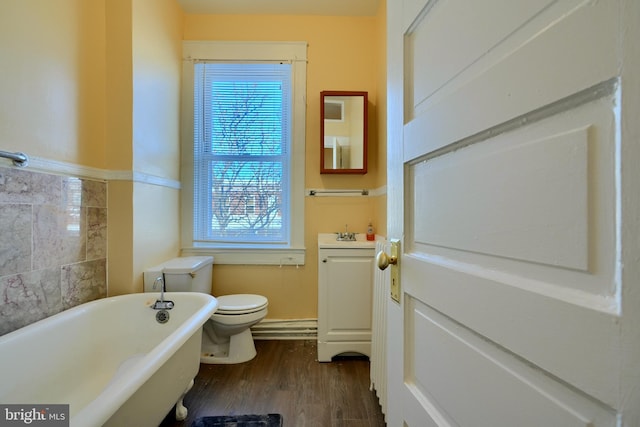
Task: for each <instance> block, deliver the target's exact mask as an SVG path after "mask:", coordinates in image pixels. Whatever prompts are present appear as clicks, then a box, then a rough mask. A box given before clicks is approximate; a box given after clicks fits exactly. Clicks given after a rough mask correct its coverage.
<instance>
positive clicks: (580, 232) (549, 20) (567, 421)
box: [387, 0, 640, 427]
mask: <svg viewBox="0 0 640 427" xmlns="http://www.w3.org/2000/svg"><path fill="white" fill-rule="evenodd" d="M387 9H388V11H387V13H388V22H387V25H388V27H387V32H388V37H387V43H388V44H387V55H388V57H387V61H388V64H389V65H388V67H387V73H388V75H387V78H388V82H389V83H388V94H387V96H388V146H389V150H388V160H389V169H388V180H389V182H388V206H389V210H388V215H389V223H388V234H389V237H391V238H397V239H401V241H402V251H401V256H400V260H399V264H400V267H399V268H400V284H401V293H400V302H398V303H396V302H394V301H392V300H389V304H388V316H389V330H388V347H387V349H388V358H387V360H388V374H389V378H388V380H389V389H388V399H389V400H388V413H387V421H388V425H389V426H392V427H396V426H397V427H400V426H403V425H407V426H416V427H417V426H420V427H422V426H462V427H482V426H486V427H501V426H505V427H515V426H517V427H526V426H536V427H541V426H544V427H547V426H562V427H564V426H628V427H637V426H640V283H639V281H640V238H639V236H640V230H639V228H640V227H639V224H640V219H639V218H640V209H639V206H640V172H639V171H640V166H639V163H640V124H639V123H640V65H639V64H640V51H639V48H638V46H639V45H640V42H639V40H640V31H639V27H640V2H638V1H637V0H600V1H591V0H557V1H552V0H526V1H524V0H518V1H514V0H485V1H471V0H429V1H427V0H387Z"/></svg>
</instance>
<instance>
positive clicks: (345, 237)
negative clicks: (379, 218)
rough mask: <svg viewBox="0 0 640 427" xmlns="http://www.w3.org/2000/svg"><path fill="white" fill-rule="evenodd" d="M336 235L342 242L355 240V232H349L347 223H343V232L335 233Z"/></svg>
mask: <svg viewBox="0 0 640 427" xmlns="http://www.w3.org/2000/svg"><path fill="white" fill-rule="evenodd" d="M336 234H337V235H338V237H336V240H340V241H343V242H345V241H346V242H355V240H356V233H350V232H349V224H345V225H344V233H336Z"/></svg>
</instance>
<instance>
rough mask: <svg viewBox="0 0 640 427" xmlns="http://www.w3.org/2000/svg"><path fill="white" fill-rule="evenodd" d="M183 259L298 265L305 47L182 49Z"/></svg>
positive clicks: (198, 45) (191, 45) (199, 45)
mask: <svg viewBox="0 0 640 427" xmlns="http://www.w3.org/2000/svg"><path fill="white" fill-rule="evenodd" d="M184 51H185V56H186V59H185V66H184V71H183V73H184V74H183V75H184V87H185V88H192V89H188V90H185V91H184V92H185V94H184V95H183V116H184V119H183V125H182V126H183V132H182V134H183V144H182V145H183V159H184V161H183V168H182V169H183V178H182V181H183V192H182V194H183V203H182V206H183V216H182V218H183V226H182V228H183V232H182V233H183V241H184V242H185V243H186V244H185V245H184V246H185V247H184V248H183V254H204V253H207V254H213V255H214V256H215V262H216V263H241V264H253V263H256V264H303V263H304V238H303V236H304V223H303V218H304V188H303V186H304V134H305V130H304V124H305V123H304V119H305V103H304V95H305V92H306V87H305V86H306V84H305V76H306V45H305V44H304V43H220V42H185V49H184Z"/></svg>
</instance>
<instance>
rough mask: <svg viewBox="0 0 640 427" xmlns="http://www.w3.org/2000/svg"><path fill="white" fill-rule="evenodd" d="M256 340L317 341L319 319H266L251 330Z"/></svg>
mask: <svg viewBox="0 0 640 427" xmlns="http://www.w3.org/2000/svg"><path fill="white" fill-rule="evenodd" d="M251 334H252V335H253V339H256V340H316V339H318V320H317V319H264V320H263V321H262V322H260V323H258V324H257V325H254V326H253V327H252V328H251Z"/></svg>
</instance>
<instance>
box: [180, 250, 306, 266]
mask: <svg viewBox="0 0 640 427" xmlns="http://www.w3.org/2000/svg"><path fill="white" fill-rule="evenodd" d="M305 253H306V249H305V248H286V249H284V248H277V249H276V248H260V249H257V248H221V247H215V248H214V247H189V248H182V256H191V255H211V256H213V263H214V264H238V265H296V266H298V265H304V263H305Z"/></svg>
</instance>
